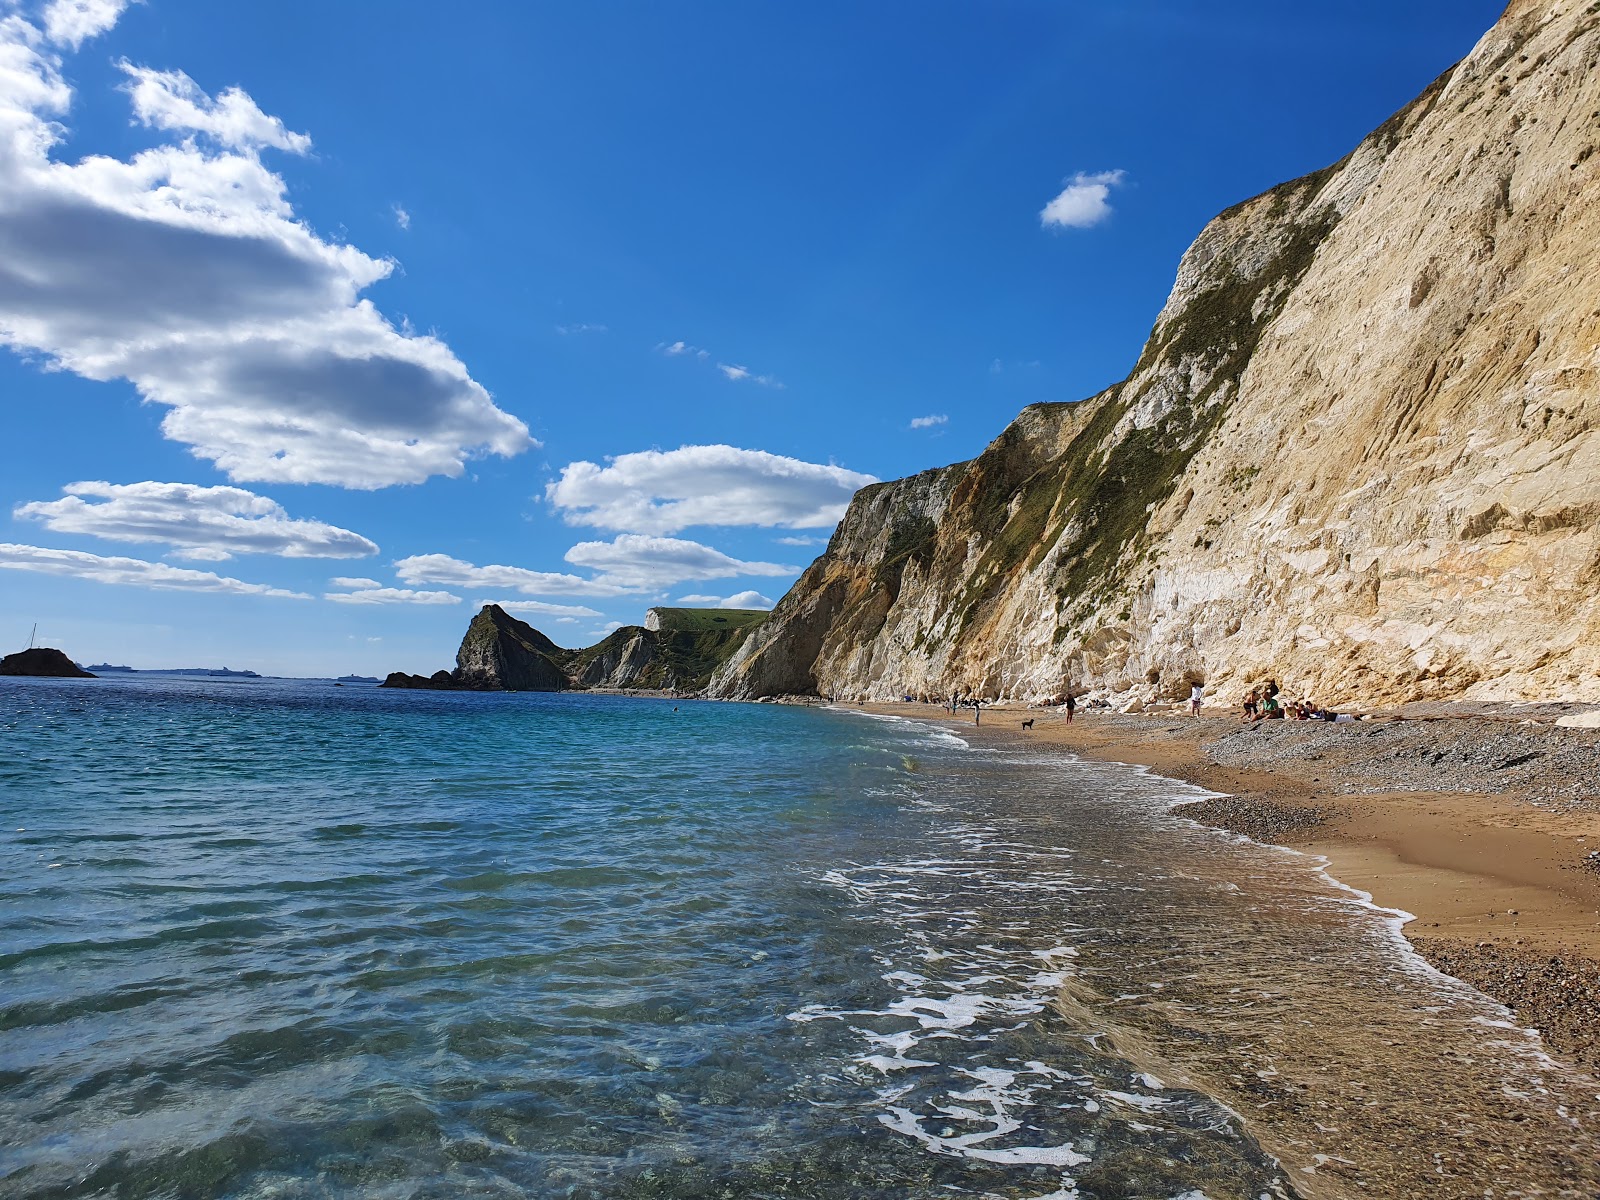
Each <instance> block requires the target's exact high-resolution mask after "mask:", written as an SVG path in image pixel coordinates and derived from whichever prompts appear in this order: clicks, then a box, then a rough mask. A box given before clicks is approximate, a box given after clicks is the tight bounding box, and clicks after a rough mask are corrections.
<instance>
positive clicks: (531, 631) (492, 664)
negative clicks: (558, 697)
mask: <svg viewBox="0 0 1600 1200" xmlns="http://www.w3.org/2000/svg"><path fill="white" fill-rule="evenodd" d="M568 653H569V652H568V651H565V650H563V649H561V647H559V646H557V645H556V644H555V643H554V642H552V641H551V640H550V639H549V638H547V637H545V635H544V634H542V633H540V632H539V631H538V630H537V629H535V628H533V626H531V625H529V624H527V623H526V622H523V621H519V620H517V619H516V618H515V617H513V616H512V615H511V614H510V613H508V612H506V610H505V609H503V608H501V607H500V606H499V605H498V604H486V605H484V606H483V608H482V609H480V610H479V611H478V615H477V616H475V617H473V618H472V623H471V624H470V625H468V626H467V632H466V636H465V637H463V638H462V639H461V648H460V649H459V650H458V651H456V669H455V670H454V671H436V672H434V673H433V674H432V675H407V674H406V673H405V672H404V671H395V672H392V673H391V674H390V675H389V677H388V678H387V679H385V680H384V681H383V683H382V684H380V685H379V686H381V687H387V688H421V689H426V690H430V691H469V692H559V691H561V690H562V689H563V688H564V687H566V686H567V677H566V673H565V671H563V670H562V668H561V666H560V665H559V664H558V662H557V659H564V658H565V656H566V655H567V654H568Z"/></svg>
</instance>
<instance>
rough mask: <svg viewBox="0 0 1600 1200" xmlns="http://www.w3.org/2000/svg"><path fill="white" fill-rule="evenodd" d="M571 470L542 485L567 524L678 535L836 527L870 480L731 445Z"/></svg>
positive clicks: (628, 457)
mask: <svg viewBox="0 0 1600 1200" xmlns="http://www.w3.org/2000/svg"><path fill="white" fill-rule="evenodd" d="M606 463H607V465H606V466H604V467H602V466H599V465H597V464H596V463H592V462H575V463H571V464H569V465H567V466H565V467H563V468H562V470H561V478H560V479H558V480H555V481H553V482H551V483H549V484H547V485H546V486H545V499H546V500H548V501H549V502H550V504H551V505H552V506H554V507H555V508H557V509H560V510H561V512H562V517H563V518H564V519H565V520H566V522H567V524H569V525H589V526H594V527H596V528H600V529H619V530H626V531H628V532H630V533H652V534H664V533H676V532H677V531H678V530H680V529H686V528H688V527H689V526H691V525H723V526H732V525H763V526H776V527H780V528H784V529H809V528H817V527H821V526H828V525H835V524H837V523H838V521H839V518H840V517H842V516H844V510H845V508H846V507H848V505H849V503H850V497H851V496H853V495H855V493H856V492H857V491H858V490H860V489H861V488H863V487H865V486H866V485H867V484H869V483H876V482H878V481H877V479H875V478H874V477H873V476H871V475H863V474H861V473H860V472H859V471H847V470H845V469H844V468H843V467H836V466H823V465H822V464H820V463H808V462H803V461H801V460H800V459H797V458H785V457H783V456H781V455H777V454H768V453H767V452H766V451H764V450H740V449H737V448H736V447H733V446H681V447H679V448H678V449H676V450H643V451H639V452H638V453H634V454H621V455H617V456H615V457H612V458H608V459H606Z"/></svg>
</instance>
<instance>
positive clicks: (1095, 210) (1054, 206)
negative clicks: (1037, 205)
mask: <svg viewBox="0 0 1600 1200" xmlns="http://www.w3.org/2000/svg"><path fill="white" fill-rule="evenodd" d="M1127 177H1128V173H1127V172H1126V171H1097V172H1094V173H1087V172H1084V171H1079V172H1078V173H1077V174H1076V175H1074V176H1072V178H1070V179H1068V180H1067V186H1066V187H1065V188H1063V189H1062V190H1061V193H1060V194H1059V195H1057V196H1056V198H1055V199H1054V200H1052V201H1050V203H1049V204H1046V205H1045V206H1044V208H1043V209H1042V210H1041V211H1040V213H1039V223H1040V224H1041V225H1043V226H1044V227H1045V228H1046V229H1050V228H1056V229H1091V228H1093V227H1094V226H1096V225H1098V224H1100V222H1102V221H1104V220H1105V219H1106V218H1107V217H1109V216H1110V215H1111V204H1110V196H1111V189H1112V188H1114V187H1120V186H1122V183H1123V181H1124V180H1125V179H1126V178H1127Z"/></svg>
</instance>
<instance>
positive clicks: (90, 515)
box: [13, 480, 378, 561]
mask: <svg viewBox="0 0 1600 1200" xmlns="http://www.w3.org/2000/svg"><path fill="white" fill-rule="evenodd" d="M61 490H62V491H63V492H65V493H66V497H65V498H64V499H61V500H36V501H34V502H33V503H31V504H19V505H18V506H17V507H16V508H15V509H14V510H13V515H14V516H16V517H19V518H23V519H27V520H33V521H40V522H42V523H43V524H44V526H45V527H46V528H47V529H49V530H51V531H53V532H55V533H76V534H84V535H87V536H89V537H97V538H104V539H106V540H107V541H112V542H165V543H166V544H167V545H169V546H175V547H177V551H176V552H177V553H178V554H179V556H180V557H185V558H203V559H209V560H211V561H221V560H223V559H227V558H232V557H233V556H234V555H235V554H278V555H282V556H283V557H284V558H361V557H363V556H365V555H368V554H376V553H377V552H378V546H377V544H376V543H375V542H372V541H369V540H368V539H367V538H364V537H362V536H361V535H360V534H359V533H352V532H351V531H350V530H348V529H340V528H339V527H338V526H337V525H327V524H324V523H323V522H321V521H303V520H295V519H293V518H292V517H290V516H289V514H288V513H287V512H285V511H284V510H283V507H282V506H281V505H279V504H278V503H277V502H276V501H274V500H269V499H267V497H265V496H258V495H256V493H254V492H247V491H245V490H244V489H243V488H234V487H202V486H201V485H199V484H195V483H155V482H150V481H147V482H144V483H120V484H119V483H106V482H105V481H104V480H90V481H85V482H81V483H69V484H68V485H67V486H66V487H64V488H62V489H61Z"/></svg>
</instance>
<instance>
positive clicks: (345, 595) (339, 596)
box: [322, 579, 461, 604]
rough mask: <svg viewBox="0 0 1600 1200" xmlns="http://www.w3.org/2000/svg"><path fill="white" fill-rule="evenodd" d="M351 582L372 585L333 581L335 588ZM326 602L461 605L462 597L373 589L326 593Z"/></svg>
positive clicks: (381, 588) (442, 593)
mask: <svg viewBox="0 0 1600 1200" xmlns="http://www.w3.org/2000/svg"><path fill="white" fill-rule="evenodd" d="M350 582H358V583H370V582H372V581H371V580H355V581H352V580H339V579H335V580H333V584H334V586H335V587H339V586H341V585H343V584H346V583H350ZM322 598H323V599H324V600H332V601H334V602H335V603H336V604H460V603H461V597H460V596H453V595H451V594H450V593H449V592H416V591H412V590H411V589H410V588H392V587H381V586H380V587H373V588H360V589H359V590H357V591H353V592H324V593H323V594H322Z"/></svg>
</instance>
